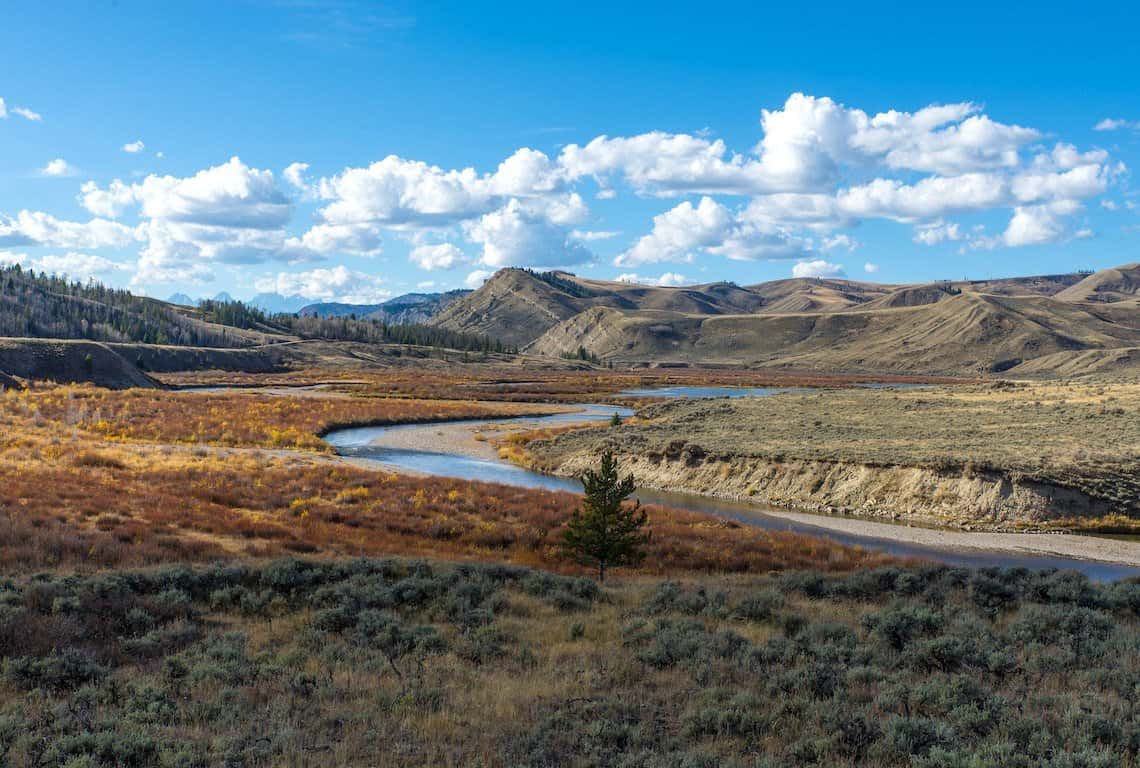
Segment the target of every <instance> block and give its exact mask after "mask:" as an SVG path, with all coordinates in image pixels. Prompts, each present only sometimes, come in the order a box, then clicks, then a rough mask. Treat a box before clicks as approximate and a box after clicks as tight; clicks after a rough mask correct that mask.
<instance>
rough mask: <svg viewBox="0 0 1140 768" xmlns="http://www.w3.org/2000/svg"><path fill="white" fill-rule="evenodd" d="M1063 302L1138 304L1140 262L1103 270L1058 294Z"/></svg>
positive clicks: (1139, 295) (1139, 297)
mask: <svg viewBox="0 0 1140 768" xmlns="http://www.w3.org/2000/svg"><path fill="white" fill-rule="evenodd" d="M1057 298H1058V299H1060V300H1061V301H1070V302H1103V303H1105V304H1113V303H1116V302H1119V301H1129V302H1136V301H1137V300H1138V299H1140V262H1138V263H1136V264H1126V265H1124V266H1123V267H1115V268H1113V269H1102V270H1101V271H1099V272H1096V273H1094V274H1091V275H1089V276H1088V277H1086V278H1085V279H1084V280H1081V281H1080V282H1079V283H1077V284H1076V285H1073V286H1070V287H1068V288H1066V289H1065V290H1063V291H1061V292H1060V293H1058V294H1057Z"/></svg>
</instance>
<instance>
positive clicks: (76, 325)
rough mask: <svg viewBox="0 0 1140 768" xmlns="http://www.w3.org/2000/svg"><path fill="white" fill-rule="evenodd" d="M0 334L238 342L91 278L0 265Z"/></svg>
mask: <svg viewBox="0 0 1140 768" xmlns="http://www.w3.org/2000/svg"><path fill="white" fill-rule="evenodd" d="M0 336H30V337H35V338H50V339H89V340H91V341H135V342H142V343H145V344H177V345H184V346H239V345H240V344H239V340H238V339H234V338H232V337H228V334H226V333H225V332H224V331H223V330H220V329H212V328H210V327H208V326H207V325H205V324H204V323H202V322H200V321H197V320H195V319H194V318H192V317H188V316H186V315H184V314H181V313H179V312H178V311H176V310H175V309H174V308H173V307H172V306H171V305H169V304H166V303H165V302H161V301H156V300H154V299H148V298H146V297H143V296H136V295H134V294H133V293H131V292H130V291H127V290H122V289H118V288H108V287H107V286H105V285H102V284H101V283H97V282H94V281H91V282H88V283H80V282H78V281H71V280H68V279H67V278H65V277H58V276H55V275H48V274H46V273H39V274H37V273H36V272H35V271H33V270H25V269H23V268H22V267H20V265H18V264H17V265H14V266H11V267H3V268H0Z"/></svg>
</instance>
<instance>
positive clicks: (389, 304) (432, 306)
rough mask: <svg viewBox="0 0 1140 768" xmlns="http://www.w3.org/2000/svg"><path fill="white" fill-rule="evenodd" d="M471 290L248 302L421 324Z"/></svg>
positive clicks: (272, 308)
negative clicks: (377, 298)
mask: <svg viewBox="0 0 1140 768" xmlns="http://www.w3.org/2000/svg"><path fill="white" fill-rule="evenodd" d="M469 293H471V291H469V290H466V289H460V290H456V291H448V292H446V293H405V294H403V295H402V296H396V297H394V298H391V299H388V300H387V301H384V302H381V303H379V304H345V303H342V302H313V301H312V300H310V299H307V298H305V297H304V296H283V295H281V294H280V293H259V294H257V295H256V296H254V297H253V298H252V299H250V300H248V301H246V302H244V303H245V304H247V305H248V306H251V307H256V308H257V309H260V310H261V311H262V312H265V313H267V314H270V315H278V314H286V315H293V314H300V315H308V316H311V317H350V316H351V317H356V318H357V319H361V320H364V319H372V320H383V321H384V322H387V323H392V324H395V325H408V324H419V325H422V324H424V323H427V322H428V321H430V320H431V319H432V318H433V317H435V316H436V315H437V314H439V312H440V311H442V310H443V309H444V308H446V307H447V306H448V305H449V304H451V303H452V302H453V301H455V300H456V299H459V298H462V297H463V296H466V295H467V294H469ZM213 299H214V301H233V297H231V296H230V295H229V294H228V293H226V292H224V291H223V292H221V293H219V294H217V295H216V296H214V297H213ZM167 301H168V302H169V303H171V304H179V305H182V306H186V307H196V306H198V299H193V298H191V297H190V296H188V295H186V294H185V293H175V294H173V295H172V296H171V297H170V298H169V299H167Z"/></svg>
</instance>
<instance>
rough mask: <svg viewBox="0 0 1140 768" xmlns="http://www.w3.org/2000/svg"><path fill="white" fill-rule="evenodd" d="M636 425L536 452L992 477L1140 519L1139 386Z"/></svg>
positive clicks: (803, 406) (1035, 390)
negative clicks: (696, 457)
mask: <svg viewBox="0 0 1140 768" xmlns="http://www.w3.org/2000/svg"><path fill="white" fill-rule="evenodd" d="M638 417H639V418H636V419H630V420H628V421H627V423H626V424H624V425H623V426H621V427H616V428H611V427H605V428H594V429H588V430H575V431H571V432H569V433H566V434H562V435H556V436H553V438H552V439H542V438H543V437H544V436H542V435H538V436H537V437H538V438H539V439H537V440H535V441H534V442H532V443H530V445H529V447H528V450H529V451H530V452H531V453H532V454H533V455H535V456H536V457H537V459H536V460H537V461H538V463H539V464H541V465H543V466H552V465H557V464H559V463H560V457H562V456H566V455H569V454H572V453H574V452H576V451H581V450H586V449H596V448H597V447H598V446H600V445H601V444H602V443H606V444H609V445H610V446H611V447H613V448H614V449H615V450H617V451H618V452H625V453H635V454H638V455H641V456H648V457H653V456H675V455H679V454H681V453H682V452H684V451H689V452H690V453H699V454H701V455H703V456H706V457H709V458H710V459H735V458H758V459H765V460H775V461H786V460H799V459H803V460H822V461H837V462H851V463H859V464H868V465H872V466H917V467H928V468H934V469H937V470H946V471H954V472H962V473H964V474H966V475H969V474H971V473H973V472H984V471H992V472H997V473H1000V474H1002V475H1004V476H1007V477H1014V478H1024V479H1029V480H1038V481H1042V482H1046V483H1050V484H1056V485H1060V486H1062V487H1068V488H1075V489H1078V490H1080V491H1082V492H1084V493H1086V494H1088V495H1089V496H1091V497H1092V498H1095V499H1100V500H1103V501H1106V502H1108V503H1109V505H1111V506H1113V507H1115V508H1117V509H1119V510H1120V511H1121V513H1122V514H1124V515H1127V516H1128V517H1130V518H1133V519H1135V518H1138V517H1140V470H1138V467H1140V384H1137V383H1113V384H1097V383H1056V382H1054V383H1035V384H1005V383H995V384H990V385H974V386H962V387H954V388H938V389H929V390H927V389H910V390H867V389H847V390H825V391H820V392H816V393H810V394H784V395H780V396H778V397H765V398H746V399H739V400H725V399H720V400H694V401H674V402H668V403H663V404H658V405H654V406H650V407H648V408H646V409H643V410H642V411H640V412H639V414H638ZM697 448H699V449H700V450H699V451H697ZM1118 523H1119V520H1118V521H1115V522H1112V521H1107V523H1106V524H1109V527H1117V526H1118ZM1098 527H1101V528H1103V526H1101V525H1099V524H1098Z"/></svg>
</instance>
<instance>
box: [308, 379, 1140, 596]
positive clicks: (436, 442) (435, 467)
mask: <svg viewBox="0 0 1140 768" xmlns="http://www.w3.org/2000/svg"><path fill="white" fill-rule="evenodd" d="M722 390H727V391H722ZM787 391H792V390H788V389H763V388H753V389H746V388H730V387H673V388H669V389H657V390H630V391H629V392H628V393H625V394H630V395H646V396H653V397H685V396H693V397H717V396H731V397H744V396H768V395H773V394H778V393H780V392H787ZM615 412H616V413H618V414H620V415H622V416H628V415H630V414H631V413H632V411H631V410H630V409H628V408H618V407H615V406H601V405H584V406H581V408H580V409H579V410H576V411H573V412H568V413H559V414H555V415H552V416H542V417H515V418H497V419H473V420H469V421H459V422H434V423H429V424H414V425H403V426H396V427H357V428H351V429H342V430H337V431H335V432H331V433H329V434H328V435H326V436H325V438H324V439H325V440H326V441H327V442H328V443H330V444H331V445H332V446H333V447H334V448H336V450H337V452H338V453H340V454H341V455H343V456H346V457H352V458H354V459H355V460H357V461H358V462H359V461H363V462H366V463H368V464H372V463H373V462H374V463H375V465H376V467H377V468H379V469H389V470H392V469H395V470H405V471H412V472H417V473H423V474H428V475H437V476H440V477H450V478H458V479H463V480H481V481H485V482H494V483H503V484H506V485H514V486H521V487H525V488H540V489H546V490H557V491H572V492H580V490H581V484H580V483H579V482H577V481H576V480H573V479H570V478H564V477H555V476H551V475H545V474H542V473H539V472H533V471H531V470H528V469H524V468H522V467H519V466H517V465H514V464H511V463H509V462H506V461H503V460H500V459H498V458H494V457H493V454H492V455H486V456H480V455H471V452H470V451H468V452H463V451H461V450H458V449H453V446H449V441H448V440H444V439H440V438H439V437H438V436H439V435H441V434H442V430H443V429H448V430H452V431H454V430H456V429H461V430H466V431H467V432H469V433H475V432H478V431H480V430H482V431H487V432H494V431H496V427H495V425H496V424H500V425H501V424H503V423H504V422H525V426H526V427H528V428H532V427H533V428H536V429H537V428H541V427H546V426H551V425H559V424H566V423H581V422H585V421H591V420H597V421H601V420H606V419H609V418H610V417H611V416H612V415H613V414H614V413H615ZM485 453H486V454H491V452H490V451H489V450H488V451H485ZM637 497H638V498H639V499H641V501H642V502H643V503H653V504H661V505H666V506H670V507H675V508H678V509H685V510H691V511H694V512H703V513H708V514H712V515H716V516H718V517H723V518H729V519H732V520H735V521H737V522H740V523H742V524H745V525H753V526H758V527H760V528H765V529H770V530H782V531H795V532H798V533H806V534H811V535H817V536H825V537H827V538H829V539H832V540H834V541H838V542H841V543H844V544H851V545H858V546H862V547H864V548H867V549H877V550H883V551H886V552H889V553H891V554H895V555H899V556H903V557H917V558H923V559H927V560H935V561H940V562H944V563H948V564H953V565H961V566H968V567H985V566H1000V567H1004V568H1013V567H1025V568H1033V569H1039V568H1061V569H1071V570H1077V571H1080V572H1082V573H1084V574H1086V575H1088V576H1089V577H1090V578H1093V579H1097V580H1115V579H1121V578H1126V577H1129V576H1137V575H1140V568H1135V567H1132V566H1128V565H1120V564H1114V563H1104V562H1096V561H1091V560H1080V559H1074V558H1068V557H1059V556H1051V555H1045V554H1018V553H1011V552H1005V551H1002V552H999V551H990V550H985V549H973V548H963V547H953V546H945V547H943V546H927V545H924V544H915V543H911V542H907V541H899V540H896V539H893V538H891V537H890V536H889V535H888V536H868V535H856V534H851V533H847V532H843V531H837V530H834V529H831V528H828V527H826V526H823V525H813V524H812V523H811V522H810V517H811V516H808V515H797V516H796V519H789V518H788V517H784V516H779V515H777V514H767V513H766V512H765V511H764V508H763V507H762V506H760V505H757V504H750V503H744V502H734V501H729V500H724V499H717V498H714V497H709V496H701V495H697V494H691V493H675V492H664V491H655V490H650V489H641V490H639V491H638V492H637ZM773 512H774V510H773ZM804 517H808V518H809V520H807V521H805V520H803V519H802V518H804ZM884 525H889V524H884ZM971 535H972V534H971Z"/></svg>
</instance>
